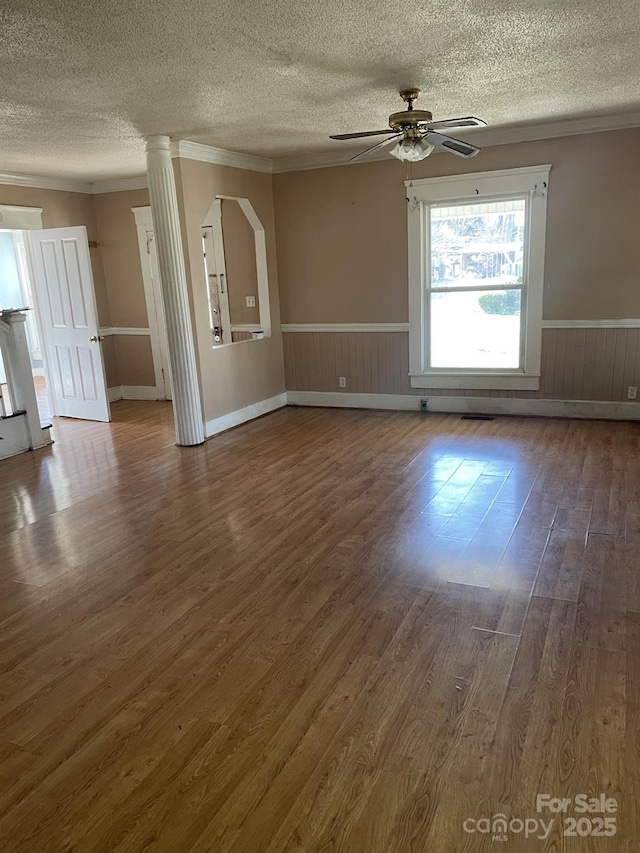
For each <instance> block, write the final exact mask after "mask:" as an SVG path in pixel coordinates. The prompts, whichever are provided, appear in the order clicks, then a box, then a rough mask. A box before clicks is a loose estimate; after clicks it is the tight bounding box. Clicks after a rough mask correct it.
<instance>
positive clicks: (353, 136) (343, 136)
mask: <svg viewBox="0 0 640 853" xmlns="http://www.w3.org/2000/svg"><path fill="white" fill-rule="evenodd" d="M397 132H398V131H397V130H393V129H391V128H389V130H366V131H365V132H364V133H338V134H337V135H336V136H330V137H329V139H360V137H362V136H379V135H380V134H381V133H387V134H389V133H397Z"/></svg>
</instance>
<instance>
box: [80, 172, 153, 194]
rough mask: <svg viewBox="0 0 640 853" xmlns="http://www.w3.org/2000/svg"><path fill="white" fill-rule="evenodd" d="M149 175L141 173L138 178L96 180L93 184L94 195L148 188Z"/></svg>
mask: <svg viewBox="0 0 640 853" xmlns="http://www.w3.org/2000/svg"><path fill="white" fill-rule="evenodd" d="M147 186H148V184H147V176H146V175H139V176H138V177H136V178H115V179H114V180H111V181H96V182H95V183H93V184H91V192H92V193H93V195H100V194H101V193H118V192H123V191H124V190H146V188H147Z"/></svg>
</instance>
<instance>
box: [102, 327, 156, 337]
mask: <svg viewBox="0 0 640 853" xmlns="http://www.w3.org/2000/svg"><path fill="white" fill-rule="evenodd" d="M99 332H100V334H101V335H103V336H104V337H105V338H108V337H111V335H150V334H151V331H150V329H145V328H142V327H137V326H100V329H99Z"/></svg>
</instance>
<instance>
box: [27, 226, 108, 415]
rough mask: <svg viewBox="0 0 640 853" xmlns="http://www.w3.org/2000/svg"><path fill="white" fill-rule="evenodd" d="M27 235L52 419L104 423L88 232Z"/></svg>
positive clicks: (104, 390)
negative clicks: (29, 242) (30, 248)
mask: <svg viewBox="0 0 640 853" xmlns="http://www.w3.org/2000/svg"><path fill="white" fill-rule="evenodd" d="M29 233H30V235H31V245H32V249H33V266H34V277H35V282H34V284H35V288H36V293H37V299H38V307H39V312H40V321H41V326H42V333H43V338H44V341H43V343H44V346H45V349H46V353H47V363H48V373H49V377H48V378H49V382H50V383H51V384H52V386H53V388H52V389H51V390H52V391H53V396H54V399H55V404H56V406H55V408H56V414H58V415H64V416H65V417H69V418H85V419H86V420H91V421H108V420H110V412H109V401H108V398H107V383H106V381H105V375H104V362H103V359H102V347H101V344H100V335H99V333H98V314H97V310H96V301H95V293H94V289H93V276H92V274H91V259H90V257H89V242H88V240H87V229H86V228H85V227H84V226H82V225H81V226H77V227H73V228H47V229H45V230H43V231H31V232H29Z"/></svg>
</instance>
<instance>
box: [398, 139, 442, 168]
mask: <svg viewBox="0 0 640 853" xmlns="http://www.w3.org/2000/svg"><path fill="white" fill-rule="evenodd" d="M433 150H434V146H433V145H431V143H430V142H427V140H426V139H424V138H423V137H420V138H418V139H416V138H412V137H407V138H405V139H401V140H400V141H399V142H398V143H397V144H396V145H394V146H393V148H392V149H391V151H390V152H389V153H390V154H392V155H393V156H394V157H396V158H397V159H398V160H403V161H405V162H409V163H417V162H418V160H424V159H425V157H428V156H429V154H431V152H432V151H433Z"/></svg>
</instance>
